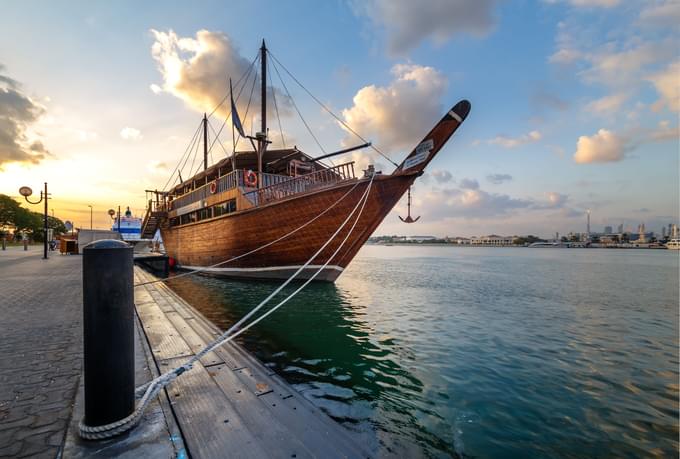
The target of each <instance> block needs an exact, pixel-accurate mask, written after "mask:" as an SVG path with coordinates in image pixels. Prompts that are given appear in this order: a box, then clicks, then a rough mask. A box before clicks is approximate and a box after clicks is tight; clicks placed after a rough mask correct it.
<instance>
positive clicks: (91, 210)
mask: <svg viewBox="0 0 680 459" xmlns="http://www.w3.org/2000/svg"><path fill="white" fill-rule="evenodd" d="M87 207H89V208H90V231H92V206H91V205H90V204H88V205H87Z"/></svg>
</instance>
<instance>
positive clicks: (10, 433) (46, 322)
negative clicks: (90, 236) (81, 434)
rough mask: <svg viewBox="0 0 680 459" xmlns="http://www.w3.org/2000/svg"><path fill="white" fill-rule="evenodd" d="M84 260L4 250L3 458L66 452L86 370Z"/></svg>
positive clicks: (0, 322)
mask: <svg viewBox="0 0 680 459" xmlns="http://www.w3.org/2000/svg"><path fill="white" fill-rule="evenodd" d="M81 267H82V258H81V257H80V256H78V255H70V256H65V255H59V254H58V253H55V252H50V258H49V260H43V259H42V247H31V248H30V249H29V251H27V252H24V251H23V248H20V247H8V248H7V250H6V251H1V250H0V327H1V329H0V457H29V456H30V457H47V458H53V457H57V456H59V455H60V454H61V449H62V445H63V442H64V435H65V433H66V429H67V427H68V423H69V419H70V417H71V412H72V408H73V401H74V398H75V393H76V389H77V387H78V380H79V377H80V372H81V365H82V325H81V324H82V288H81V285H82V275H81Z"/></svg>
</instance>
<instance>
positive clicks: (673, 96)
mask: <svg viewBox="0 0 680 459" xmlns="http://www.w3.org/2000/svg"><path fill="white" fill-rule="evenodd" d="M647 80H649V81H651V82H652V84H653V85H654V87H655V88H656V91H657V92H658V93H659V95H660V96H661V98H660V99H659V100H658V101H657V102H656V103H655V104H654V105H653V106H652V108H653V109H654V110H656V111H658V110H660V109H661V108H662V107H667V108H668V109H669V110H672V111H675V112H677V111H680V60H676V61H675V62H672V63H671V64H669V65H668V67H666V68H665V69H664V70H662V71H660V72H657V73H655V74H653V75H651V76H649V77H647Z"/></svg>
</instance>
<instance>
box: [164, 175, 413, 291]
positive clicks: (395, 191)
mask: <svg viewBox="0 0 680 459" xmlns="http://www.w3.org/2000/svg"><path fill="white" fill-rule="evenodd" d="M416 176H417V175H416V174H399V175H378V176H376V178H375V180H374V181H373V184H372V186H371V191H370V193H369V196H368V200H367V202H366V206H365V208H364V211H363V213H362V214H361V218H360V219H359V221H358V222H357V224H356V227H355V228H354V230H353V231H352V233H351V235H350V236H349V238H348V239H347V241H346V242H345V244H344V245H343V247H342V248H341V249H340V251H339V252H338V254H337V255H336V256H335V257H334V258H333V259H332V260H331V261H330V263H329V264H328V266H327V267H326V268H325V269H324V270H323V271H322V272H321V273H320V274H319V276H317V277H316V280H325V281H331V282H332V281H335V279H337V277H338V276H339V275H340V274H341V273H342V271H343V270H344V269H345V268H346V267H347V265H348V264H349V263H350V262H351V261H352V259H353V258H354V256H355V255H356V254H357V252H358V251H359V249H360V248H361V246H362V245H363V244H364V243H365V242H366V240H367V239H368V238H369V237H370V235H371V234H372V233H373V231H375V229H376V228H377V227H378V225H379V224H380V223H381V222H382V221H383V219H384V218H385V216H386V215H387V214H388V213H389V212H390V210H392V208H393V207H394V205H395V204H396V203H397V202H398V201H399V199H400V198H401V196H402V195H403V194H404V193H405V192H406V190H407V189H408V187H409V186H410V185H411V184H412V183H413V180H415V178H416ZM356 183H357V182H356V181H348V182H345V183H342V184H338V185H335V186H333V187H330V188H327V189H323V190H319V191H315V192H310V193H305V194H300V195H296V196H293V197H291V198H289V199H285V200H282V201H276V202H273V203H271V204H267V205H263V206H260V207H255V208H252V209H246V210H244V211H241V212H236V213H233V214H228V215H224V216H221V217H217V218H214V219H210V220H203V221H200V222H197V223H192V224H188V225H183V226H179V227H173V228H169V227H166V228H163V227H161V234H162V237H163V244H164V245H165V249H166V251H167V253H168V255H169V256H171V257H173V258H174V259H175V260H176V261H177V263H178V264H179V265H180V266H181V267H183V268H185V269H193V268H197V267H206V266H211V265H214V264H216V263H220V262H222V261H225V260H228V259H230V258H232V257H235V256H238V255H241V254H244V253H246V252H249V251H251V250H254V249H256V248H258V247H260V246H262V245H265V244H267V243H268V242H270V241H274V240H276V239H278V238H280V237H281V236H283V235H285V234H287V233H289V232H291V231H293V230H295V229H296V228H299V227H300V226H302V225H304V224H305V223H306V222H308V221H310V220H312V219H313V218H314V217H316V216H318V215H319V214H320V213H321V212H323V211H324V210H325V209H328V208H329V207H330V206H331V205H333V203H335V202H336V201H338V200H339V199H340V198H341V197H342V196H343V195H344V194H345V193H347V192H348V191H349V190H350V189H352V187H353V186H354V185H355V184H356ZM368 183H369V179H361V180H359V183H358V185H357V186H356V188H354V190H353V191H351V192H350V194H349V195H348V196H347V197H345V198H344V199H343V200H342V201H341V202H340V203H338V204H337V205H336V206H335V207H333V208H332V209H331V210H330V211H328V212H327V213H326V214H324V215H323V216H321V217H320V218H319V219H317V220H316V221H314V222H313V223H311V224H310V225H308V226H306V227H305V228H303V229H301V230H300V231H298V232H296V233H295V234H293V235H291V236H289V237H287V238H285V239H283V240H281V241H279V242H277V243H275V244H273V245H271V246H269V247H267V248H265V249H262V250H260V251H257V252H256V253H253V254H250V255H247V256H245V257H243V258H241V259H238V260H235V261H232V262H229V263H225V264H223V265H220V266H219V267H215V268H210V269H207V270H206V271H205V273H206V274H211V275H218V276H225V277H236V278H258V279H282V278H288V277H289V276H290V275H291V274H292V273H293V272H294V271H295V270H296V269H297V268H299V267H300V266H302V265H304V264H305V263H306V262H307V260H308V259H309V258H310V257H311V256H312V255H313V254H314V253H315V252H316V251H317V250H319V248H320V247H321V246H322V245H323V244H324V243H325V242H326V241H327V240H328V239H329V238H330V237H331V235H332V234H333V233H334V232H335V231H336V230H337V229H338V227H340V225H341V224H342V222H343V221H344V220H345V219H346V218H347V216H348V215H349V214H350V212H352V209H353V208H354V207H355V205H356V204H357V202H358V201H359V200H360V198H361V196H362V195H363V193H364V191H365V190H366V187H367V186H368ZM357 212H358V211H357ZM356 215H357V214H356V213H355V214H354V216H353V217H352V218H351V219H350V221H349V222H348V223H347V225H346V226H345V227H344V228H343V229H342V230H341V231H340V233H339V234H338V235H337V236H336V237H335V238H334V239H333V241H332V242H331V243H330V244H329V245H328V246H327V247H326V248H325V249H324V250H323V251H322V252H321V254H319V256H317V257H316V258H315V259H314V260H313V261H312V263H311V264H310V266H309V268H308V269H306V270H305V271H303V272H302V273H301V274H300V275H299V278H300V279H306V278H309V277H310V276H311V275H312V274H313V273H314V272H315V271H316V270H317V269H318V268H319V267H320V266H322V265H323V264H325V263H326V262H327V261H328V259H329V257H331V255H332V254H333V252H335V250H336V249H337V248H338V246H339V245H340V244H341V242H342V241H343V239H344V238H345V236H346V235H347V233H348V232H349V230H350V228H351V226H352V224H353V223H354V219H355V217H356Z"/></svg>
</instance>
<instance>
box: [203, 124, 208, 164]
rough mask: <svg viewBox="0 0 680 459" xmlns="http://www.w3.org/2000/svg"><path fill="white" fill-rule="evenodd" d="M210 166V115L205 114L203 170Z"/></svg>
mask: <svg viewBox="0 0 680 459" xmlns="http://www.w3.org/2000/svg"><path fill="white" fill-rule="evenodd" d="M207 168H208V116H207V115H206V114H205V113H204V114H203V170H206V169H207Z"/></svg>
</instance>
